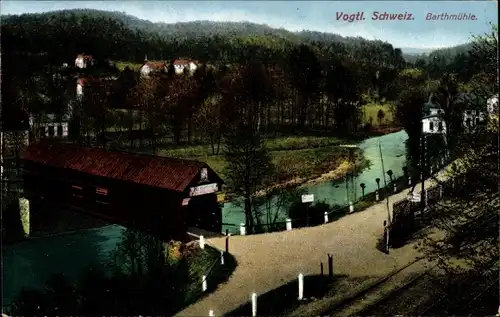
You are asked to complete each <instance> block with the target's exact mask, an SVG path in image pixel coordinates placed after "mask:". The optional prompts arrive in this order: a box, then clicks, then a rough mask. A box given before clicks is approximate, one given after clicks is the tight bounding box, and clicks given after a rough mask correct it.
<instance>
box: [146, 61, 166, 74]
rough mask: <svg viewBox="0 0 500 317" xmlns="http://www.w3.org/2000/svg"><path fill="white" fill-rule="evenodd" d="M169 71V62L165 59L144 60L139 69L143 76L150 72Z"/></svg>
mask: <svg viewBox="0 0 500 317" xmlns="http://www.w3.org/2000/svg"><path fill="white" fill-rule="evenodd" d="M161 71H164V72H167V71H168V63H167V62H165V61H147V60H145V61H144V64H142V66H141V68H140V69H139V73H140V74H141V76H142V77H145V76H149V74H151V73H153V72H161Z"/></svg>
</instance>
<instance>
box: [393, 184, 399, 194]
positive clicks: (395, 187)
mask: <svg viewBox="0 0 500 317" xmlns="http://www.w3.org/2000/svg"><path fill="white" fill-rule="evenodd" d="M397 191H398V186H396V184H394V193H396V192H397Z"/></svg>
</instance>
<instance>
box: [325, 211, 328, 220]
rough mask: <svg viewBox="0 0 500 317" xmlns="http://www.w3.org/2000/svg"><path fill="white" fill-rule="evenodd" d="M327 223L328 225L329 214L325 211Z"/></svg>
mask: <svg viewBox="0 0 500 317" xmlns="http://www.w3.org/2000/svg"><path fill="white" fill-rule="evenodd" d="M325 223H328V212H326V211H325Z"/></svg>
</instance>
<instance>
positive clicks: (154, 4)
mask: <svg viewBox="0 0 500 317" xmlns="http://www.w3.org/2000/svg"><path fill="white" fill-rule="evenodd" d="M76 8H88V9H99V10H107V11H120V12H124V13H127V14H130V15H133V16H136V17H138V18H141V19H145V20H150V21H153V22H165V23H175V22H188V21H195V20H212V21H233V22H238V21H250V22H255V23H260V24H267V25H269V26H271V27H277V28H285V29H287V30H290V31H301V30H313V31H321V32H329V33H336V34H340V35H342V36H360V37H363V38H366V39H377V40H382V41H387V42H389V43H391V44H393V46H395V47H402V48H415V49H423V50H428V49H435V48H443V47H450V46H454V45H458V44H462V43H466V42H468V41H469V40H470V38H471V35H478V34H484V33H486V32H488V31H489V30H491V28H490V23H495V24H497V23H498V22H497V21H498V4H497V1H338V2H335V1H36V2H35V1H17V0H11V1H5V0H4V1H2V2H1V12H2V15H3V14H23V13H35V12H47V11H53V10H63V9H76ZM358 12H360V13H361V12H364V17H365V20H361V21H353V22H347V21H343V20H342V19H340V20H338V19H337V17H338V16H339V15H341V13H346V14H355V13H358ZM373 12H380V13H383V12H388V13H403V14H404V13H405V12H406V13H408V14H412V15H413V18H414V19H413V20H410V21H375V20H372V19H371V17H372V16H373ZM429 13H432V14H440V13H447V14H459V13H465V14H474V15H475V16H476V18H477V19H476V20H475V21H473V20H469V21H431V20H426V16H427V14H429Z"/></svg>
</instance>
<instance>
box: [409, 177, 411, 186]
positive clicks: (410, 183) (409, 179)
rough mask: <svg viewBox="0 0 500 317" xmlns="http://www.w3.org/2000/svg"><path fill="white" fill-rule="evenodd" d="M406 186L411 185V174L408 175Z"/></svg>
mask: <svg viewBox="0 0 500 317" xmlns="http://www.w3.org/2000/svg"><path fill="white" fill-rule="evenodd" d="M408 186H411V176H408Z"/></svg>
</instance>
